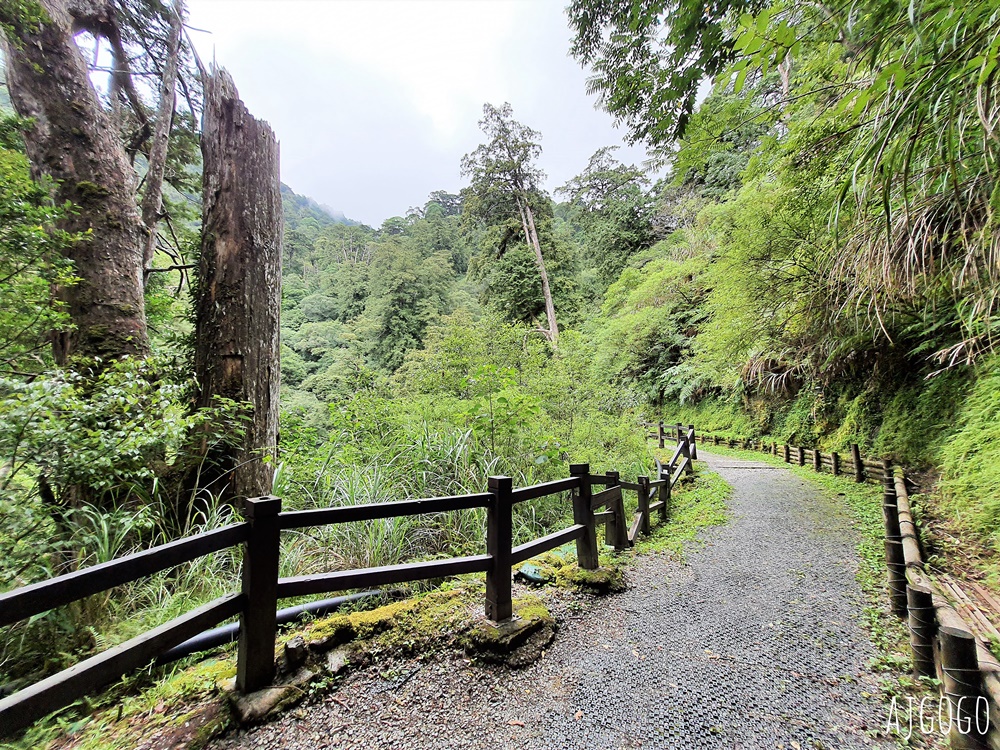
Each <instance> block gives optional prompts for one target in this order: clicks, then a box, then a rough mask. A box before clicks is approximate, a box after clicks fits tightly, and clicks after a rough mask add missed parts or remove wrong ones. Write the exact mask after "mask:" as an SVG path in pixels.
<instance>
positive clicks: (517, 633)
mask: <svg viewBox="0 0 1000 750" xmlns="http://www.w3.org/2000/svg"><path fill="white" fill-rule="evenodd" d="M555 633H556V621H555V618H554V617H553V616H552V614H551V613H550V612H549V610H548V608H547V607H546V606H545V604H544V603H543V602H542V600H541V599H539V598H538V597H537V596H525V597H521V598H519V599H515V600H514V614H513V616H512V617H511V618H510V619H509V620H505V621H504V622H499V623H494V622H490V621H489V620H482V621H480V622H478V623H476V625H475V626H474V627H473V628H472V629H471V630H470V631H469V632H468V633H467V634H466V635H465V636H464V637H463V639H462V643H463V645H464V646H465V650H466V653H468V654H469V655H471V656H473V657H475V658H478V659H480V660H482V661H485V662H489V663H504V664H506V665H507V666H510V667H525V666H527V665H529V664H531V663H533V662H535V661H537V660H538V659H539V658H541V655H542V653H544V651H545V648H546V647H547V646H548V645H549V644H550V643H551V642H552V639H553V638H554V637H555Z"/></svg>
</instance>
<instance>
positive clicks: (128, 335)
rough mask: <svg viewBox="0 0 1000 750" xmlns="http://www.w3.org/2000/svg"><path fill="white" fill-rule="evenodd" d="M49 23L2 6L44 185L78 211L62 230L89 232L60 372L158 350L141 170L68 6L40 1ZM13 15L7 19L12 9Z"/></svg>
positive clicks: (57, 340) (12, 76)
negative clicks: (148, 300)
mask: <svg viewBox="0 0 1000 750" xmlns="http://www.w3.org/2000/svg"><path fill="white" fill-rule="evenodd" d="M38 4H39V6H41V8H42V10H43V11H44V15H45V16H47V18H45V19H44V20H42V21H40V22H38V23H37V24H32V23H27V22H24V21H23V19H22V18H21V17H20V14H19V13H18V12H17V6H18V4H17V3H14V6H13V8H7V6H6V5H4V4H0V23H3V25H4V27H5V29H6V31H7V34H8V35H9V36H8V39H7V42H8V43H7V45H6V50H5V52H6V57H7V85H8V88H9V90H10V96H11V101H12V102H13V104H14V108H15V110H17V113H18V114H19V115H21V116H22V117H27V118H31V121H30V122H31V124H30V126H29V127H28V129H27V130H26V131H25V133H24V141H25V146H26V148H27V151H28V158H29V160H30V161H31V166H32V171H33V172H34V174H35V176H36V177H38V176H41V175H47V176H50V177H51V178H52V179H53V180H54V182H55V195H54V197H55V200H56V202H58V203H63V202H65V201H71V202H72V203H73V204H75V206H76V207H77V209H76V210H75V211H74V212H73V213H71V214H70V215H69V216H67V218H66V219H64V220H63V222H62V228H64V229H66V230H68V231H70V232H81V233H83V232H88V234H87V235H86V236H85V237H84V239H83V240H82V241H80V242H77V243H74V244H73V245H71V246H70V247H68V248H66V250H65V254H66V256H67V257H68V258H69V259H70V260H72V261H73V263H74V269H75V274H76V276H77V277H78V279H79V281H78V282H77V283H76V284H73V285H72V286H65V287H61V288H59V289H57V290H56V295H57V297H58V298H59V299H60V300H61V301H62V302H63V303H65V305H66V310H67V312H68V313H69V316H70V318H71V320H72V322H73V324H74V330H72V331H60V332H57V333H56V334H55V336H54V341H53V352H54V355H55V359H56V361H57V362H59V363H60V364H64V363H66V362H67V361H68V359H69V357H70V356H71V355H74V354H78V355H82V356H88V357H91V356H97V357H102V358H105V359H112V358H117V357H122V356H126V355H140V356H141V355H145V354H147V353H148V351H149V336H148V334H147V331H146V313H145V303H144V300H143V284H142V238H143V235H144V232H143V229H142V224H141V222H140V220H139V213H138V211H137V210H136V206H135V200H134V197H133V195H134V190H133V188H134V179H135V175H134V172H133V171H132V167H131V166H130V165H129V163H128V161H127V160H126V157H125V151H124V149H123V148H122V146H121V144H120V143H119V142H118V136H117V132H116V130H115V128H113V127H112V126H111V122H110V120H109V117H108V115H107V113H106V112H105V111H104V109H103V107H101V105H100V102H99V101H98V98H97V94H96V92H95V91H94V87H93V86H92V85H91V83H90V76H89V75H88V73H87V66H86V63H85V62H84V60H83V57H82V56H81V54H80V50H79V48H78V47H77V46H76V43H75V42H74V41H73V32H72V21H71V19H70V17H69V14H68V13H67V11H66V7H65V5H64V4H63V3H62V2H60V0H38ZM5 9H6V10H5Z"/></svg>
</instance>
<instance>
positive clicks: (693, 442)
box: [688, 424, 698, 461]
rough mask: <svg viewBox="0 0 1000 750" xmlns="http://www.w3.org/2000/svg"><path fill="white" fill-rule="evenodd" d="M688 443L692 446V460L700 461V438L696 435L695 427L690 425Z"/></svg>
mask: <svg viewBox="0 0 1000 750" xmlns="http://www.w3.org/2000/svg"><path fill="white" fill-rule="evenodd" d="M688 442H689V444H690V446H691V460H692V461H697V460H698V436H697V435H696V434H695V431H694V425H693V424H689V425H688Z"/></svg>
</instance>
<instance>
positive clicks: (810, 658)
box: [211, 454, 892, 750]
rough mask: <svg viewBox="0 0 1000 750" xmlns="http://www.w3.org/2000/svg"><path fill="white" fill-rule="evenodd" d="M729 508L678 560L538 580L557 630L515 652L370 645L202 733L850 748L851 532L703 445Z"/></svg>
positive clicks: (855, 650)
mask: <svg viewBox="0 0 1000 750" xmlns="http://www.w3.org/2000/svg"><path fill="white" fill-rule="evenodd" d="M704 458H706V459H707V460H708V463H709V465H710V466H713V467H714V468H716V470H717V471H719V473H720V474H722V476H723V477H724V478H725V479H726V480H727V481H729V482H730V484H732V485H733V486H734V490H735V491H734V493H733V497H732V499H731V501H730V508H731V512H732V518H731V520H730V522H729V523H728V524H727V525H725V526H722V527H717V528H714V529H711V530H710V531H708V532H707V533H706V534H704V535H703V539H704V546H703V547H702V548H701V549H698V548H692V549H691V550H690V551H689V553H688V562H687V564H686V565H681V564H678V563H676V562H672V561H670V560H668V559H667V558H665V557H662V556H657V555H649V556H644V557H640V558H637V560H636V562H635V564H634V565H632V566H631V567H630V568H629V569H628V572H627V576H628V584H629V586H628V590H627V591H626V592H624V593H621V594H617V595H613V596H610V597H607V598H603V599H592V600H590V602H589V603H588V604H587V605H586V606H585V607H584V608H583V611H582V612H581V611H578V610H579V609H580V607H579V604H578V596H577V595H574V594H572V593H571V592H568V591H564V590H561V589H558V588H548V589H546V595H547V601H546V604H547V605H548V607H549V609H550V611H552V613H553V614H555V615H556V617H557V619H558V620H559V622H560V630H559V634H558V637H557V638H556V639H555V641H553V642H552V643H551V644H550V645H549V647H548V649H547V650H546V651H545V652H544V655H543V656H542V658H541V659H540V660H539V661H537V662H535V663H534V664H531V665H530V666H528V667H526V668H524V669H520V670H517V669H510V668H507V667H502V666H480V665H478V664H476V663H473V661H472V660H470V659H469V658H468V657H466V656H465V655H464V654H462V653H460V652H457V651H455V650H453V649H449V650H445V651H442V652H439V653H437V654H434V655H431V656H428V657H425V658H415V659H399V658H396V659H380V658H378V657H375V658H373V659H372V660H371V661H370V662H369V663H368V664H367V665H366V666H364V667H362V668H359V669H357V670H356V671H352V672H349V673H348V674H347V675H346V676H345V677H344V678H343V679H342V680H341V681H339V682H338V683H337V684H336V685H335V687H333V688H332V689H331V690H330V692H328V693H326V694H325V695H324V696H323V697H321V698H319V699H318V700H317V701H316V702H315V703H312V704H304V705H301V706H300V707H299V708H297V709H294V710H292V711H291V712H289V713H287V714H285V715H284V716H282V717H281V718H280V719H278V720H277V721H275V722H274V723H272V724H269V725H264V726H260V727H257V728H254V729H251V730H241V731H239V732H236V733H234V734H231V735H230V736H228V737H225V738H222V739H220V740H217V741H216V742H215V743H214V744H213V745H212V746H211V747H213V748H215V749H216V750H236V749H237V748H239V749H240V750H243V749H246V748H288V749H290V750H299V749H303V750H304V749H305V748H309V749H310V750H312V749H313V748H364V749H365V750H374V749H375V748H387V749H388V748H392V749H393V750H407V749H408V748H435V749H436V748H469V749H470V750H473V749H479V748H484V749H485V748H490V749H491V750H492V749H494V748H532V749H536V748H537V749H548V748H551V749H553V750H555V749H556V748H562V749H565V750H579V749H580V748H597V749H600V748H615V749H617V748H638V747H642V748H684V749H687V748H719V749H720V750H722V749H725V750H734V749H736V748H747V749H749V748H779V747H783V748H786V749H789V750H790V749H792V748H838V749H839V748H864V747H890V746H892V745H891V743H889V742H888V741H887V740H885V739H884V738H882V737H881V736H880V734H879V729H880V727H882V726H884V724H885V721H886V709H885V707H884V706H883V705H882V704H881V703H880V702H879V701H878V700H877V699H876V698H874V697H872V695H874V694H877V693H878V687H877V682H876V679H875V677H874V676H873V675H872V674H871V673H870V672H869V671H868V669H867V666H866V665H867V664H868V662H869V661H870V660H871V658H872V657H873V656H874V650H873V647H872V646H871V644H870V642H869V641H868V639H867V637H866V636H865V634H864V632H863V631H862V629H861V628H860V626H859V624H858V622H857V619H858V616H859V614H860V612H861V607H862V603H861V593H860V590H859V589H858V586H857V584H856V582H855V579H854V570H855V559H856V553H855V548H854V547H855V536H854V533H853V531H852V529H851V526H850V523H849V521H848V519H847V518H846V515H845V514H844V513H843V511H842V510H841V509H839V508H838V506H837V505H836V503H835V502H834V501H832V500H829V499H827V498H825V497H824V496H822V495H821V494H820V493H819V492H818V491H816V490H815V489H813V488H812V487H811V486H807V485H805V484H804V483H803V482H802V481H801V480H799V479H798V478H796V477H794V476H793V475H791V474H790V473H789V472H787V471H785V470H782V469H775V468H773V467H770V466H767V465H764V464H759V463H754V462H749V461H742V460H737V459H732V458H719V457H715V456H711V455H708V454H706V455H705V456H704Z"/></svg>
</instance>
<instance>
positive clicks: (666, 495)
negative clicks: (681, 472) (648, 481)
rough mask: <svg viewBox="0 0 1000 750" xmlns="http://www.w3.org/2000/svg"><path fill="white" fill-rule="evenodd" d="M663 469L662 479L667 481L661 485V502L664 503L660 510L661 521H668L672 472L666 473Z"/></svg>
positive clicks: (661, 472) (661, 470) (661, 471)
mask: <svg viewBox="0 0 1000 750" xmlns="http://www.w3.org/2000/svg"><path fill="white" fill-rule="evenodd" d="M663 468H665V467H663ZM663 468H661V469H660V479H661V480H663V479H665V480H667V481H665V482H664V483H663V484H661V485H660V500H661V501H662V502H663V506H662V507H661V508H660V520H662V521H666V520H667V518H668V517H669V514H670V472H669V471H664V470H663Z"/></svg>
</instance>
